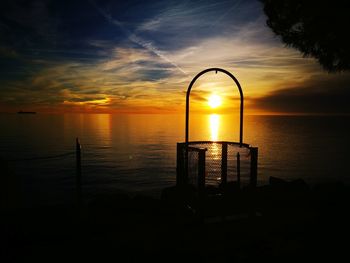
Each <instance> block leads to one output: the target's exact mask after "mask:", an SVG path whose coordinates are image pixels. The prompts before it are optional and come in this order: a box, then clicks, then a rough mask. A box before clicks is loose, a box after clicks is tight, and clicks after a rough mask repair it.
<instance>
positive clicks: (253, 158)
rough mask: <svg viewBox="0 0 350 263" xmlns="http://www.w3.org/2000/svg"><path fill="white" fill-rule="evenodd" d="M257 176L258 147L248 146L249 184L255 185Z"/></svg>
mask: <svg viewBox="0 0 350 263" xmlns="http://www.w3.org/2000/svg"><path fill="white" fill-rule="evenodd" d="M257 178H258V147H250V186H252V187H256V183H257Z"/></svg>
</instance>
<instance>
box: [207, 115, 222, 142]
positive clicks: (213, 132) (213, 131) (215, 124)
mask: <svg viewBox="0 0 350 263" xmlns="http://www.w3.org/2000/svg"><path fill="white" fill-rule="evenodd" d="M219 124H220V116H219V115H218V114H210V115H209V127H210V140H211V141H217V140H218V137H219Z"/></svg>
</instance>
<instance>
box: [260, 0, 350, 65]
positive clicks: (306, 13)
mask: <svg viewBox="0 0 350 263" xmlns="http://www.w3.org/2000/svg"><path fill="white" fill-rule="evenodd" d="M260 1H261V2H263V4H264V11H265V14H266V15H267V17H268V19H267V25H268V26H269V27H270V28H271V29H272V30H273V32H274V33H275V34H276V35H278V36H281V38H282V41H283V42H284V43H286V44H287V46H292V47H294V48H296V49H298V50H299V51H300V52H301V53H303V55H304V56H310V57H314V58H316V59H317V60H318V61H319V62H320V64H321V65H322V66H323V67H324V68H325V69H326V70H328V71H342V70H349V69H350V38H349V37H348V31H349V26H350V16H349V9H348V3H347V2H346V1H340V0H335V1H316V0H260Z"/></svg>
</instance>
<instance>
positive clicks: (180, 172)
mask: <svg viewBox="0 0 350 263" xmlns="http://www.w3.org/2000/svg"><path fill="white" fill-rule="evenodd" d="M176 149H177V150H176V151H177V152H176V156H177V158H176V185H177V186H180V185H183V184H186V180H185V173H184V151H183V150H184V144H183V143H177V147H176Z"/></svg>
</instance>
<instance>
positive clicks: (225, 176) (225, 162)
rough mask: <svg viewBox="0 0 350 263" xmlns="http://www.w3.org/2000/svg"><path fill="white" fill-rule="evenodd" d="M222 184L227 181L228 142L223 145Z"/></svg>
mask: <svg viewBox="0 0 350 263" xmlns="http://www.w3.org/2000/svg"><path fill="white" fill-rule="evenodd" d="M221 157H222V158H221V184H223V185H225V184H226V183H227V142H223V143H222V146H221Z"/></svg>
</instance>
